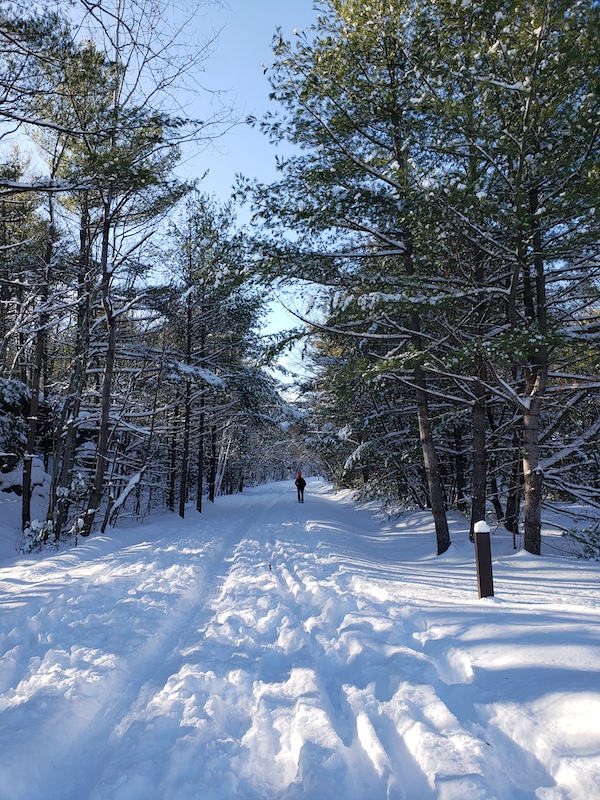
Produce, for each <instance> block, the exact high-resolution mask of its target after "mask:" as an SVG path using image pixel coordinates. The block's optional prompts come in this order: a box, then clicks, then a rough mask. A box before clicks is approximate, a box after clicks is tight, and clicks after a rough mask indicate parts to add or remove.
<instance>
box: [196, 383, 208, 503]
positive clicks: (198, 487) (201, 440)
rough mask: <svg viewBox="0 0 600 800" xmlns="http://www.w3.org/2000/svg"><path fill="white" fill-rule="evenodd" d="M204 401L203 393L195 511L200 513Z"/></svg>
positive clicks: (204, 421) (202, 488) (202, 482)
mask: <svg viewBox="0 0 600 800" xmlns="http://www.w3.org/2000/svg"><path fill="white" fill-rule="evenodd" d="M205 403H206V399H205V397H204V392H202V395H201V397H200V422H199V427H200V430H199V438H198V486H197V488H196V510H197V511H199V512H200V513H202V494H203V492H204V427H205V424H206V420H205V416H206V414H205V411H204V406H205Z"/></svg>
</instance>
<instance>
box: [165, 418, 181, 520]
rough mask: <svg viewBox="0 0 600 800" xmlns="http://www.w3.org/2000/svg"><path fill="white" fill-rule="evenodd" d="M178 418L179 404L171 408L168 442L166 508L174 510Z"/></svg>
mask: <svg viewBox="0 0 600 800" xmlns="http://www.w3.org/2000/svg"><path fill="white" fill-rule="evenodd" d="M178 419H179V406H175V409H174V410H173V429H172V431H171V444H170V451H171V452H170V455H171V458H170V464H169V494H168V496H167V508H168V509H169V511H175V477H176V472H177V421H178Z"/></svg>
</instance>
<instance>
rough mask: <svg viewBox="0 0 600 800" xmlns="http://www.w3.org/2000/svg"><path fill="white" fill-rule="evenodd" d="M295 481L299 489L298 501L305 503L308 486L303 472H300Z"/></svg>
mask: <svg viewBox="0 0 600 800" xmlns="http://www.w3.org/2000/svg"><path fill="white" fill-rule="evenodd" d="M294 483H295V484H296V489H298V502H299V503H303V502H304V487H305V486H306V481H305V480H304V478H303V477H302V473H301V472H299V473H298V477H297V478H296V480H295V481H294Z"/></svg>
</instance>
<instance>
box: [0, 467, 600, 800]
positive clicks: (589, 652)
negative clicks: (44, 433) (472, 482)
mask: <svg viewBox="0 0 600 800" xmlns="http://www.w3.org/2000/svg"><path fill="white" fill-rule="evenodd" d="M189 516H190V519H186V520H185V521H182V520H179V519H177V518H174V517H173V516H164V517H161V518H160V520H159V521H158V522H156V521H155V522H153V523H152V524H151V525H145V526H143V527H138V528H131V529H118V530H117V531H115V532H114V534H113V535H112V536H111V538H108V537H96V538H92V539H90V540H88V541H86V542H85V543H84V544H82V545H80V546H79V547H77V548H75V549H73V550H71V551H68V552H64V553H61V554H58V555H55V556H53V557H50V558H45V559H41V558H35V559H34V558H26V559H13V560H12V561H11V562H10V563H5V565H4V566H3V568H2V569H1V570H0V602H1V609H2V612H1V613H2V625H1V628H0V655H2V658H1V660H0V692H1V694H0V800H42V799H43V800H213V799H216V798H219V800H258V799H260V800H263V799H266V798H285V799H286V800H292V798H306V799H307V800H322V799H324V798H334V797H335V798H336V799H338V800H339V799H340V798H344V800H378V798H392V799H393V800H400V798H407V800H429V799H430V798H441V799H442V800H448V799H449V798H452V799H453V800H473V799H475V798H477V799H478V800H479V799H480V798H481V799H483V798H490V799H491V798H497V799H498V800H521V799H522V800H525V799H526V798H540V799H541V800H559V798H563V799H564V800H567V799H571V800H593V798H600V790H599V788H598V787H599V786H600V723H599V720H600V685H599V684H600V679H599V678H598V668H599V666H600V646H599V638H598V622H599V621H600V608H599V604H598V587H599V585H600V582H599V579H598V565H586V564H583V565H581V564H573V563H571V564H570V565H567V567H561V566H560V565H558V564H557V563H556V562H554V561H552V560H550V559H540V560H537V561H536V560H535V559H533V558H532V557H530V556H527V555H526V554H519V555H506V556H503V557H501V558H499V559H497V560H496V563H495V570H496V575H495V578H496V587H497V594H498V597H496V598H490V599H488V600H478V598H477V590H476V582H475V569H474V565H473V558H472V546H471V545H470V543H469V542H468V540H467V538H466V534H465V533H464V532H462V533H457V532H454V534H453V546H452V548H451V550H450V551H449V552H448V553H447V554H445V555H444V556H442V557H439V558H438V557H435V556H434V555H433V551H434V547H435V545H434V538H433V534H432V532H431V523H430V521H429V519H428V518H427V516H426V515H422V514H415V515H413V516H412V517H409V516H407V517H406V518H405V520H404V522H403V523H402V522H401V523H392V524H390V525H387V526H383V527H382V526H380V525H379V524H378V523H377V522H376V521H375V520H374V519H372V518H371V517H370V516H369V514H368V512H367V511H366V510H362V511H361V510H356V509H353V508H352V507H351V505H350V504H349V502H348V500H347V498H346V499H345V498H344V497H343V496H339V495H338V496H334V495H332V493H331V490H330V488H329V487H327V486H326V485H324V484H322V483H318V482H316V481H311V482H309V486H308V490H307V498H306V502H305V504H303V505H302V504H298V503H297V502H296V500H295V489H294V487H293V485H292V483H291V482H286V483H279V484H271V485H269V486H267V487H260V488H258V489H255V490H251V491H250V492H245V493H244V494H242V495H238V496H234V497H228V498H220V499H219V502H218V503H217V504H215V505H214V506H209V507H208V508H207V509H206V512H205V513H204V514H202V515H201V516H200V515H198V514H197V513H196V512H195V511H190V514H189Z"/></svg>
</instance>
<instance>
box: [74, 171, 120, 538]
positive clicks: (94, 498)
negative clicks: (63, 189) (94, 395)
mask: <svg viewBox="0 0 600 800" xmlns="http://www.w3.org/2000/svg"><path fill="white" fill-rule="evenodd" d="M112 195H113V189H112V186H110V187H109V189H108V191H107V197H106V199H105V201H104V204H103V205H104V209H103V211H104V217H103V227H102V251H101V257H100V266H101V268H102V283H101V287H102V307H103V309H104V314H105V320H106V327H107V331H108V338H107V344H106V352H105V357H104V358H105V360H104V374H103V377H102V388H101V393H100V429H99V432H98V445H97V449H96V468H95V472H94V480H93V484H92V491H91V492H90V498H89V501H88V507H87V511H86V515H85V519H84V523H83V527H82V529H81V535H82V536H89V535H90V533H91V531H92V526H93V524H94V519H95V517H96V514H97V513H98V510H99V508H100V502H101V500H102V493H103V489H104V475H105V473H106V467H107V464H108V447H109V442H110V410H111V398H112V388H113V376H114V370H115V359H116V350H117V319H116V317H115V315H114V313H113V307H112V297H111V283H112V269H111V268H110V265H109V249H110V230H111V208H112Z"/></svg>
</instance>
